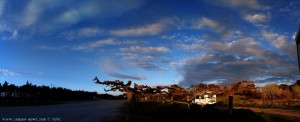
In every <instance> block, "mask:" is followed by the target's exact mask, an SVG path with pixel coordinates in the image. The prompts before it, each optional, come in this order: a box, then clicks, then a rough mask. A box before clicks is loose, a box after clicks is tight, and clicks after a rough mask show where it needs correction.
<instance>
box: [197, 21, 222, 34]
mask: <svg viewBox="0 0 300 122" xmlns="http://www.w3.org/2000/svg"><path fill="white" fill-rule="evenodd" d="M195 27H196V28H198V29H203V28H209V29H211V30H213V31H216V32H219V33H220V32H223V31H225V27H224V26H223V25H221V24H220V23H218V22H217V21H215V20H212V19H209V18H205V17H202V18H201V19H199V20H198V21H196V23H195Z"/></svg>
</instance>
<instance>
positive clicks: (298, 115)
mask: <svg viewBox="0 0 300 122" xmlns="http://www.w3.org/2000/svg"><path fill="white" fill-rule="evenodd" d="M235 109H249V110H251V111H253V112H255V113H260V114H262V115H266V114H271V115H277V116H280V117H284V118H285V119H287V120H291V121H297V122H299V121H300V111H299V110H286V109H270V108H247V107H235Z"/></svg>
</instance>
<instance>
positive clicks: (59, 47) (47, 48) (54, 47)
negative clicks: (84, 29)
mask: <svg viewBox="0 0 300 122" xmlns="http://www.w3.org/2000/svg"><path fill="white" fill-rule="evenodd" d="M68 47H69V46H68V45H64V46H46V45H40V46H38V47H37V48H38V49H40V50H50V51H60V50H63V49H66V48H68Z"/></svg>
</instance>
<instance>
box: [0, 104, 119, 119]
mask: <svg viewBox="0 0 300 122" xmlns="http://www.w3.org/2000/svg"><path fill="white" fill-rule="evenodd" d="M124 104H125V101H124V100H99V101H86V102H77V103H68V104H58V105H43V106H16V107H0V121H33V122H49V121H51V122H53V121H62V122H65V121H67V122H107V121H115V120H122V116H123V115H122V113H121V110H120V108H121V107H122V106H123V105H124Z"/></svg>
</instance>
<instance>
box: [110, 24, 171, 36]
mask: <svg viewBox="0 0 300 122" xmlns="http://www.w3.org/2000/svg"><path fill="white" fill-rule="evenodd" d="M165 24H166V22H165V21H161V22H157V23H153V24H148V25H145V26H141V27H136V28H127V29H119V30H112V31H110V33H111V34H112V35H116V36H142V35H157V34H159V33H161V32H162V31H163V30H164V29H165V27H166V26H165Z"/></svg>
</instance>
